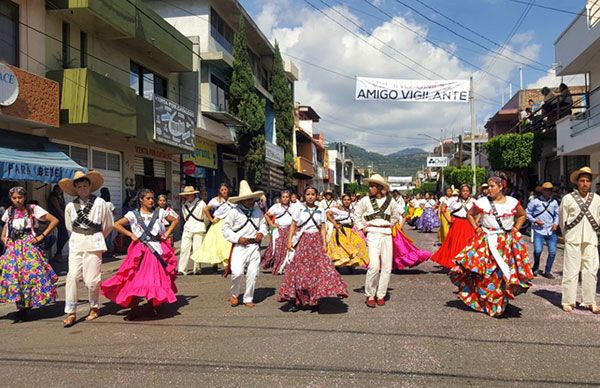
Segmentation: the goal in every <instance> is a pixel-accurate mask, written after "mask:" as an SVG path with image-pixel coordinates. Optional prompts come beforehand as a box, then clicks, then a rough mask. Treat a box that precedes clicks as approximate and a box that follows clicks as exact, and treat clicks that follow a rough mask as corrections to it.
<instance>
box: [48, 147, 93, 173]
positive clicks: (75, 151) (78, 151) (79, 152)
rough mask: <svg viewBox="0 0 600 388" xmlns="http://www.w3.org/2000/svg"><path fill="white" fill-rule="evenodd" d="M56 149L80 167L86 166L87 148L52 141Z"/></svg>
mask: <svg viewBox="0 0 600 388" xmlns="http://www.w3.org/2000/svg"><path fill="white" fill-rule="evenodd" d="M54 145H56V147H58V149H60V150H61V151H62V152H64V153H65V154H66V155H67V156H68V157H70V158H71V159H73V161H75V163H77V164H79V165H80V166H82V167H88V149H87V148H82V147H77V146H72V145H69V144H62V143H54Z"/></svg>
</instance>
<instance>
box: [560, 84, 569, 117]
mask: <svg viewBox="0 0 600 388" xmlns="http://www.w3.org/2000/svg"><path fill="white" fill-rule="evenodd" d="M558 90H559V91H560V94H559V95H558V99H557V102H558V118H559V119H560V118H562V117H565V116H569V115H570V114H571V108H572V107H573V96H571V91H570V90H569V87H568V86H567V85H566V84H564V83H561V84H560V86H559V87H558Z"/></svg>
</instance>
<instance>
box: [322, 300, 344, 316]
mask: <svg viewBox="0 0 600 388" xmlns="http://www.w3.org/2000/svg"><path fill="white" fill-rule="evenodd" d="M347 312H348V305H347V304H346V303H344V302H343V301H342V300H341V299H339V298H323V299H321V300H320V301H319V314H323V315H328V314H344V313H347Z"/></svg>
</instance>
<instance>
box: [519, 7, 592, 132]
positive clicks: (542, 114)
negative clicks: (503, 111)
mask: <svg viewBox="0 0 600 388" xmlns="http://www.w3.org/2000/svg"><path fill="white" fill-rule="evenodd" d="M598 1H600V0H598ZM591 94H592V93H589V92H586V93H572V94H571V98H572V100H573V104H572V105H565V104H561V103H560V102H559V100H560V97H561V96H560V95H557V96H555V97H554V98H553V99H552V100H550V101H548V102H545V103H544V104H543V105H542V106H540V107H539V108H538V109H536V110H535V111H533V112H531V113H530V114H529V115H528V116H527V117H526V118H521V117H519V120H518V122H517V123H516V124H515V125H513V126H512V127H511V128H510V129H509V130H508V133H511V132H533V131H546V130H548V129H552V128H554V127H555V126H556V121H557V120H558V119H561V118H563V117H567V116H576V117H579V116H581V115H582V114H586V112H587V111H588V110H589V101H590V95H591ZM574 111H579V112H577V113H573V112H574ZM518 114H519V115H520V114H521V112H519V113H518Z"/></svg>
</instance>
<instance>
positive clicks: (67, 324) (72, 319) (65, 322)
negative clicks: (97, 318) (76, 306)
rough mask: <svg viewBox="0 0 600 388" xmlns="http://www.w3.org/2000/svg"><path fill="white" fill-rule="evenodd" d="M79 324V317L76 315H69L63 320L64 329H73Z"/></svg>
mask: <svg viewBox="0 0 600 388" xmlns="http://www.w3.org/2000/svg"><path fill="white" fill-rule="evenodd" d="M75 322H77V316H76V315H75V314H69V315H67V317H66V318H65V319H63V327H71V326H73V325H74V324H75Z"/></svg>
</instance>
